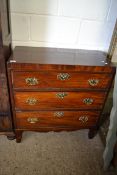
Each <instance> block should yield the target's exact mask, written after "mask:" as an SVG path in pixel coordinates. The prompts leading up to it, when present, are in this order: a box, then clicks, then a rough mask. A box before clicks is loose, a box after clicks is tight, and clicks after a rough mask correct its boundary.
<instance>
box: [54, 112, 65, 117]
mask: <svg viewBox="0 0 117 175" xmlns="http://www.w3.org/2000/svg"><path fill="white" fill-rule="evenodd" d="M54 116H55V117H58V118H61V117H63V116H64V112H61V111H59V112H54Z"/></svg>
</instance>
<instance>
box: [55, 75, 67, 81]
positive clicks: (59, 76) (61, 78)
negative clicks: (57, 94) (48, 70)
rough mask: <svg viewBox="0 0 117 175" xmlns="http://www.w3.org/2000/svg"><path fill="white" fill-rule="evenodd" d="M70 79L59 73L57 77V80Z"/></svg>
mask: <svg viewBox="0 0 117 175" xmlns="http://www.w3.org/2000/svg"><path fill="white" fill-rule="evenodd" d="M69 78H70V75H69V74H68V73H60V74H58V75H57V79H59V80H62V81H64V80H68V79H69Z"/></svg>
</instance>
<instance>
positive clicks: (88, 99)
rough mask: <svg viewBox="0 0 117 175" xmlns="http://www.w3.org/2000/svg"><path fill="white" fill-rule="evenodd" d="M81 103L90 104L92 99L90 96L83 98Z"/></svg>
mask: <svg viewBox="0 0 117 175" xmlns="http://www.w3.org/2000/svg"><path fill="white" fill-rule="evenodd" d="M83 103H85V104H86V105H91V104H92V103H93V99H92V98H85V99H83Z"/></svg>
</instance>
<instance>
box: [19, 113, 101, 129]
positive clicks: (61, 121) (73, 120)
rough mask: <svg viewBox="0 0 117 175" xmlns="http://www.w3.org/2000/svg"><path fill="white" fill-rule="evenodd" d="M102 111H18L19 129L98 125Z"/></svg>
mask: <svg viewBox="0 0 117 175" xmlns="http://www.w3.org/2000/svg"><path fill="white" fill-rule="evenodd" d="M99 115H100V112H99V111H97V112H90V111H39V112H16V125H17V128H19V129H36V128H39V127H82V128H85V127H86V128H87V127H92V126H95V125H96V122H97V120H98V117H99Z"/></svg>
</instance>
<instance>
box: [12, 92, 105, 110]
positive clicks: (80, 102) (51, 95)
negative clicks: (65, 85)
mask: <svg viewBox="0 0 117 175" xmlns="http://www.w3.org/2000/svg"><path fill="white" fill-rule="evenodd" d="M61 93H65V95H66V96H65V97H64V98H59V97H58V96H57V95H58V94H61ZM105 97H106V93H105V92H92V91H91V92H90V94H89V93H87V92H14V101H15V109H16V110H20V109H21V110H41V109H43V110H44V109H50V108H52V109H65V108H66V109H68V108H69V109H92V108H93V109H101V108H102V105H103V103H104V100H105ZM85 98H91V99H93V102H92V104H85V103H84V99H85ZM28 99H36V102H35V104H31V105H30V104H29V103H28V102H27V100H28Z"/></svg>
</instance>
